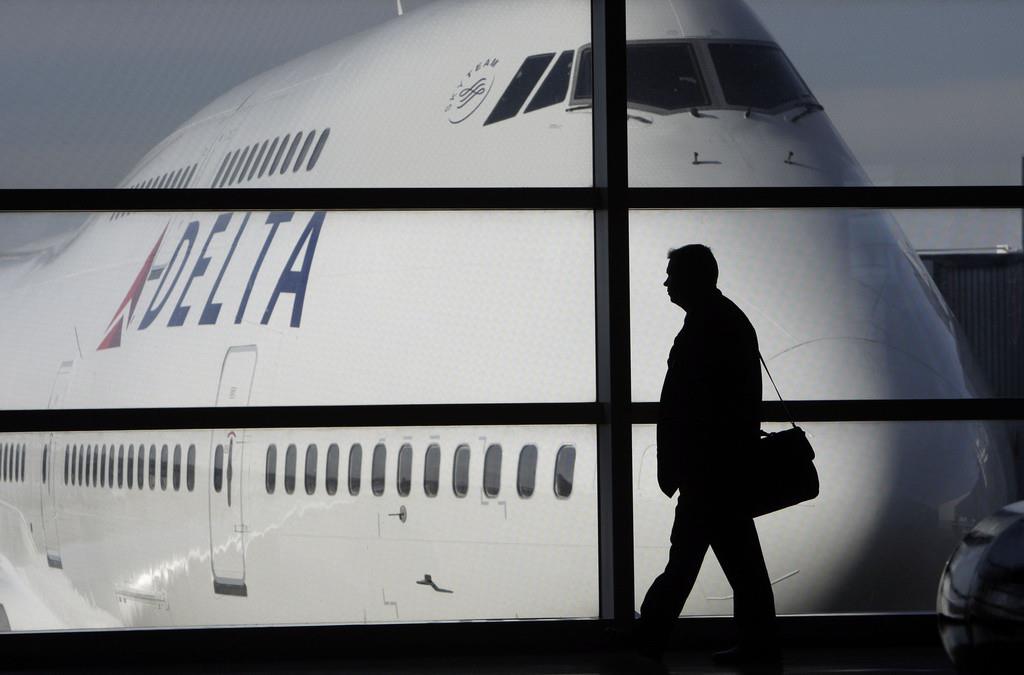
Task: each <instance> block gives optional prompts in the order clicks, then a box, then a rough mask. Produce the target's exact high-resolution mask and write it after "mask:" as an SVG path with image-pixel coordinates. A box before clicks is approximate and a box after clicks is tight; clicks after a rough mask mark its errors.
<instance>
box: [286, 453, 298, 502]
mask: <svg viewBox="0 0 1024 675" xmlns="http://www.w3.org/2000/svg"><path fill="white" fill-rule="evenodd" d="M297 454H298V450H297V449H296V448H295V444H294V443H292V444H291V445H289V446H288V449H287V450H286V451H285V453H284V491H285V492H287V493H288V494H292V493H293V492H295V463H296V461H297V459H296V455H297Z"/></svg>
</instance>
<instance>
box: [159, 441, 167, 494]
mask: <svg viewBox="0 0 1024 675" xmlns="http://www.w3.org/2000/svg"><path fill="white" fill-rule="evenodd" d="M160 489H161V490H166V489H167V446H166V445H164V446H163V447H161V448H160Z"/></svg>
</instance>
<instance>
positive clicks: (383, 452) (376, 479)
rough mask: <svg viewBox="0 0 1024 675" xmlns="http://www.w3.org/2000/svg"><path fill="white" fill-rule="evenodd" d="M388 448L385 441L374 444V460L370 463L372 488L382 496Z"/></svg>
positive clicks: (374, 492)
mask: <svg viewBox="0 0 1024 675" xmlns="http://www.w3.org/2000/svg"><path fill="white" fill-rule="evenodd" d="M387 457H388V449H387V448H386V447H384V444H383V443H378V444H377V445H375V446H373V460H372V461H371V463H370V490H372V491H373V494H375V495H377V496H378V497H380V496H381V495H382V494H384V466H385V465H386V464H387Z"/></svg>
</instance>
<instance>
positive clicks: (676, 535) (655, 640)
mask: <svg viewBox="0 0 1024 675" xmlns="http://www.w3.org/2000/svg"><path fill="white" fill-rule="evenodd" d="M705 519H706V514H705V513H703V509H700V508H699V507H697V506H695V505H694V504H693V503H692V502H689V503H685V502H684V499H683V498H682V497H681V498H680V499H679V503H678V504H677V505H676V517H675V522H673V524H672V537H671V540H670V541H671V547H670V548H669V553H668V564H667V565H666V566H665V571H664V572H662V573H661V574H660V575H659V576H658V578H657V579H655V580H654V583H652V584H651V587H650V588H649V589H648V590H647V595H646V596H644V601H643V604H642V605H641V606H640V620H639V622H638V626H637V628H638V638H639V642H640V646H641V648H642V649H644V650H645V651H649V652H655V653H660V652H661V651H663V650H664V649H665V645H666V643H667V642H668V637H669V634H670V632H671V631H672V626H673V624H674V623H675V619H676V617H678V616H679V612H681V611H682V609H683V605H684V604H686V598H687V597H688V596H689V595H690V590H691V589H692V588H693V584H694V582H695V581H696V580H697V573H698V572H699V571H700V566H701V563H702V562H703V561H704V555H705V553H707V550H708V544H709V541H708V533H707V526H706V522H705Z"/></svg>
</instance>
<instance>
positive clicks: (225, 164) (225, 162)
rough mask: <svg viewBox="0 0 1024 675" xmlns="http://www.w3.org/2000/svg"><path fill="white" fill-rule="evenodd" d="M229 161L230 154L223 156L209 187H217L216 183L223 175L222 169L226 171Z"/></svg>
mask: <svg viewBox="0 0 1024 675" xmlns="http://www.w3.org/2000/svg"><path fill="white" fill-rule="evenodd" d="M229 159H231V153H230V152H229V153H227V154H226V155H224V160H223V161H222V162H221V163H220V168H219V169H217V175H216V176H214V177H213V182H212V183H210V187H217V183H218V181H220V177H221V176H223V175H224V169H226V168H227V166H228V160H229Z"/></svg>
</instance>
